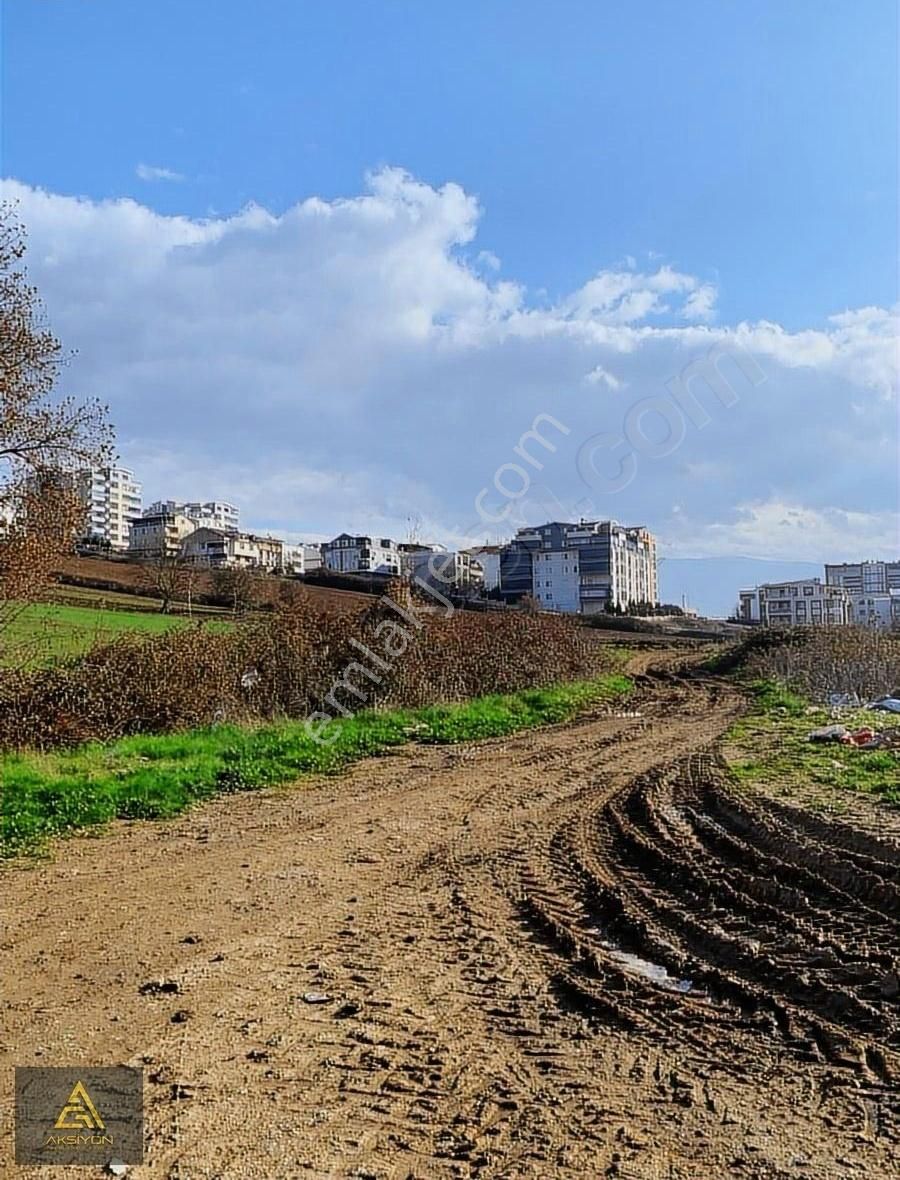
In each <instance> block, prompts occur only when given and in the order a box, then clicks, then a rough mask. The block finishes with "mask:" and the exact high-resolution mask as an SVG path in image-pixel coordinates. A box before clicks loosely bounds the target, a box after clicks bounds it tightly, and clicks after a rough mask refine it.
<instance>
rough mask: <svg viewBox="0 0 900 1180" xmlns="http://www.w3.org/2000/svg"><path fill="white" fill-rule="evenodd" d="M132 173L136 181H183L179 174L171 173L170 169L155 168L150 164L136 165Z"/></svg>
mask: <svg viewBox="0 0 900 1180" xmlns="http://www.w3.org/2000/svg"><path fill="white" fill-rule="evenodd" d="M134 173H135V176H137V178H138V180H149V181H154V180H172V181H177V180H184V176H183V175H182V174H181V173H180V172H173V171H172V169H171V168H156V167H154V166H153V165H152V164H138V166H137V167H136V168H135V170H134Z"/></svg>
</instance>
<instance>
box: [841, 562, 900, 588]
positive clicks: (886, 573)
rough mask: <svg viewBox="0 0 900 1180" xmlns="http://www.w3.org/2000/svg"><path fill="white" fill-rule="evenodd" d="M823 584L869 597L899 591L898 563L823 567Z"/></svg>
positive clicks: (850, 563) (864, 563) (899, 564)
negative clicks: (843, 588)
mask: <svg viewBox="0 0 900 1180" xmlns="http://www.w3.org/2000/svg"><path fill="white" fill-rule="evenodd" d="M825 582H826V584H827V585H829V586H843V587H845V588H846V589H847V590H849V591H850V592H851V593H853V594H858V595H866V596H871V595H873V594H890V592H891V591H892V590H900V561H857V562H842V563H841V564H840V565H826V566H825Z"/></svg>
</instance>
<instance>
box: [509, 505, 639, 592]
mask: <svg viewBox="0 0 900 1180" xmlns="http://www.w3.org/2000/svg"><path fill="white" fill-rule="evenodd" d="M657 587H658V581H657V561H656V538H655V537H654V536H653V534H652V533H650V532H648V530H647V529H645V528H643V526H640V525H635V526H625V525H620V524H618V523H617V522H616V521H614V520H605V521H585V520H582V521H579V522H578V524H573V523H570V522H561V521H551V522H549V523H548V524H544V525H540V526H538V527H536V528H523V529H519V531H518V532H517V533H516V536H515V538H514V539H513V540H512V541H511V542H510V543H509V544H508V545H504V546H503V547H502V548H501V550H500V592H501V594H502V595H503V596H504V598H507V599H508V600H511V601H515V600H517V599H519V598H521V597H522V596H523V595H525V594H531V595H533V597H534V598H535V599H536V600H537V602H538V603H539V604H540V605H541V606H542V607H543V608H544V609H545V610H555V611H564V612H567V613H578V614H586V615H589V614H598V613H600V612H602V611H605V610H606V609H607V608H608V607H610V606H616V607H622V608H625V607H627V606H629V605H630V604H632V603H638V602H650V603H656V602H658V601H659V592H658V588H657Z"/></svg>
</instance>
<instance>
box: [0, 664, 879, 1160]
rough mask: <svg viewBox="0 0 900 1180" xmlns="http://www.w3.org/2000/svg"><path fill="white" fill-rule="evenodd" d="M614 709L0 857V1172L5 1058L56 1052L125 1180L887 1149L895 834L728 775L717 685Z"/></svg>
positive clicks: (12, 1060) (871, 1153)
mask: <svg viewBox="0 0 900 1180" xmlns="http://www.w3.org/2000/svg"><path fill="white" fill-rule="evenodd" d="M634 707H635V708H637V709H639V710H640V713H641V716H639V717H634V716H627V715H625V716H622V715H619V716H615V715H614V716H604V715H601V714H598V715H595V716H592V717H588V718H585V719H583V720H581V721H580V722H578V723H576V724H572V725H568V726H561V727H558V728H554V729H547V730H543V731H540V732H534V733H530V734H526V735H523V736H519V737H516V738H512V739H507V740H503V741H493V742H487V743H484V744H481V745H478V746H472V747H453V748H448V747H444V748H436V747H435V748H429V749H422V748H408V749H405V750H402V751H400V752H398V753H397V754H395V755H393V756H391V757H385V758H380V759H377V760H373V761H369V762H366V763H364V764H360V765H358V766H357V767H355V768H354V769H353V770H351V771H349V772H348V773H346V774H345V775H343V776H341V777H339V778H334V779H326V780H319V781H317V782H315V783H312V784H311V785H306V786H304V787H303V788H302V789H293V790H290V791H280V792H267V793H265V794H258V795H245V796H237V797H232V798H229V799H226V800H223V801H219V802H216V803H213V804H211V805H208V806H206V807H204V808H203V809H202V810H198V811H196V812H194V813H192V814H190V815H188V816H186V817H184V818H183V819H180V820H179V821H177V822H173V823H169V824H165V825H150V824H131V825H128V826H126V825H119V826H117V827H116V828H115V829H114V830H113V831H112V832H110V833H109V834H106V835H103V836H102V837H100V838H96V839H90V838H88V839H83V838H82V839H77V840H70V841H67V842H66V843H65V844H64V845H59V846H57V849H56V851H55V855H54V859H53V860H52V861H50V862H48V863H46V864H43V865H40V866H38V867H36V868H29V869H21V868H17V869H13V870H8V871H5V872H4V874H3V886H4V895H3V901H2V903H0V909H2V913H3V921H4V934H3V938H4V942H3V944H2V948H0V972H2V977H3V979H4V985H3V999H4V1005H3V1008H2V1025H3V1027H2V1044H0V1057H2V1064H3V1078H2V1093H3V1103H4V1106H3V1115H4V1117H3V1119H2V1124H3V1132H4V1138H3V1142H2V1144H0V1153H2V1154H0V1161H2V1168H3V1173H2V1174H3V1175H13V1174H15V1175H27V1174H28V1172H27V1170H25V1169H14V1168H13V1166H12V1164H11V1162H9V1161H10V1160H11V1134H10V1128H9V1121H8V1117H6V1116H8V1114H9V1097H10V1094H11V1074H12V1066H13V1064H54V1065H56V1064H69V1063H75V1062H81V1061H83V1062H85V1063H91V1064H94V1065H97V1064H118V1063H129V1064H134V1065H137V1064H142V1065H144V1066H145V1069H146V1079H147V1081H146V1102H147V1117H148V1130H149V1138H148V1157H147V1158H148V1163H147V1164H146V1165H145V1166H144V1167H143V1168H136V1169H133V1170H132V1173H131V1174H133V1175H135V1176H144V1175H146V1176H154V1177H184V1178H187V1177H192V1178H196V1180H200V1178H207V1177H209V1178H211V1177H223V1178H226V1177H227V1178H229V1180H231V1178H235V1180H238V1178H241V1177H294V1176H297V1177H303V1176H310V1177H323V1178H324V1177H357V1178H360V1180H361V1178H364V1177H372V1178H375V1177H377V1178H379V1180H381V1178H384V1180H387V1178H390V1180H394V1178H397V1180H401V1178H403V1180H406V1178H410V1177H417V1178H419V1180H431V1178H432V1177H436V1178H439V1177H450V1176H458V1177H469V1176H478V1177H504V1178H506V1177H510V1178H513V1177H539V1178H543V1177H576V1176H578V1177H590V1178H593V1177H605V1176H611V1177H612V1176H615V1177H620V1178H622V1180H631V1178H634V1180H645V1178H646V1180H674V1178H676V1177H677V1178H679V1180H681V1178H683V1180H688V1178H690V1180H696V1178H707V1177H708V1178H710V1180H721V1178H723V1177H728V1176H738V1177H759V1178H762V1177H767V1178H768V1177H772V1178H779V1180H780V1178H782V1177H801V1176H802V1177H807V1178H814V1180H832V1178H834V1180H837V1178H838V1177H841V1178H843V1177H847V1176H860V1177H891V1176H900V1165H898V1163H897V1157H898V1153H900V1098H898V1093H897V1088H896V1081H893V1082H892V1080H891V1079H892V1078H893V1079H896V1078H897V1076H898V1070H900V1056H898V1054H900V998H898V994H897V993H898V990H900V989H898V988H897V987H896V986H895V985H896V982H897V980H896V972H897V970H898V965H900V921H898V916H900V906H898V889H900V845H898V844H897V843H895V842H891V841H889V840H887V839H885V840H883V841H880V842H879V841H876V840H874V839H873V838H872V837H871V836H866V835H863V834H859V833H857V832H856V831H854V830H853V829H851V828H849V827H841V826H833V825H829V824H827V823H825V822H824V821H822V820H820V819H816V818H813V817H812V816H807V815H806V814H805V813H796V812H793V811H792V810H790V809H788V808H785V807H784V806H783V805H781V804H776V803H774V802H770V801H767V800H765V799H763V798H762V797H748V796H741V795H738V794H736V793H734V792H732V790H731V789H730V788H729V787H728V786H727V784H726V783H725V780H724V778H723V776H722V773H721V771H720V769H719V764H718V761H717V755H716V747H715V743H716V739H717V738H718V737H719V735H720V734H721V733H722V732H723V730H724V729H725V728H726V727H727V725H728V723H729V722H730V720H731V719H732V717H733V716H734V715H735V714H736V712H737V710H738V709H739V707H740V702H739V700H738V699H737V697H736V696H735V695H734V694H733V693H732V692H731V690H729V689H728V688H727V687H725V686H723V685H722V684H719V683H716V682H713V681H703V680H700V679H692V678H677V677H670V676H668V675H665V674H664V675H660V676H659V677H654V676H652V675H650V676H648V677H646V678H645V679H644V681H643V682H642V685H641V700H640V701H639V702H638V703H637V704H636V705H635V706H634ZM154 980H157V981H159V980H167V981H171V982H172V983H174V984H177V988H178V990H177V992H172V993H164V994H161V995H157V996H154V995H146V994H141V991H140V989H141V986H142V985H143V984H145V983H147V982H150V981H154ZM309 992H323V993H326V994H327V995H328V996H329V997H331V998H330V1000H329V1002H327V1003H323V1004H309V1003H306V1002H304V1000H303V998H302V997H303V995H304V993H309ZM176 1014H179V1015H178V1018H177V1021H176V1022H173V1016H176ZM34 1174H35V1175H42V1174H43V1172H37V1171H35V1173H34ZM55 1174H58V1175H61V1176H62V1175H65V1174H66V1170H65V1169H58V1170H57V1172H56V1173H55ZM71 1174H72V1175H73V1176H79V1177H83V1176H84V1175H85V1172H84V1170H83V1169H72V1170H71Z"/></svg>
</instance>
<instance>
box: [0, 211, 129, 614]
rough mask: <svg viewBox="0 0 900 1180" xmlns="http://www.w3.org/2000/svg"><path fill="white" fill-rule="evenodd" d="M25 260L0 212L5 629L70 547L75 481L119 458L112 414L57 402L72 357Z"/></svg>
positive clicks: (0, 606) (0, 577) (13, 224)
mask: <svg viewBox="0 0 900 1180" xmlns="http://www.w3.org/2000/svg"><path fill="white" fill-rule="evenodd" d="M24 256H25V230H24V227H23V226H22V225H21V224H20V223H19V222H18V220H17V218H16V216H15V212H14V210H13V208H12V207H11V206H10V205H8V204H0V628H2V627H3V626H4V625H5V624H6V623H8V622H9V620H10V618H11V617H12V616H13V615H15V614H16V613H17V611H18V610H20V609H22V607H23V606H24V605H26V604H27V603H28V602H33V601H35V600H36V599H37V598H39V597H40V596H41V594H42V593H43V591H44V590H45V587H46V585H47V583H48V581H49V580H50V579H51V577H52V575H53V573H54V570H55V567H56V565H57V562H58V560H59V558H60V557H61V556H62V555H63V554H64V553H66V552H68V551H69V550H71V548H72V544H73V540H74V537H75V534H76V532H77V530H78V528H79V526H80V524H81V516H82V510H81V507H80V500H79V497H78V495H77V490H76V483H75V473H76V472H77V471H79V470H81V469H83V468H86V467H91V466H99V465H101V464H104V463H108V462H110V461H111V458H112V453H113V434H112V428H111V427H110V426H109V424H108V421H107V410H106V407H105V406H102V405H101V404H100V403H99V402H97V401H93V400H88V401H77V400H76V399H75V398H72V397H63V398H58V397H56V396H54V390H55V386H56V382H57V378H58V377H59V373H60V369H61V367H62V365H63V362H64V359H65V358H64V356H63V354H62V348H61V345H60V343H59V341H58V340H57V339H56V337H55V336H54V335H53V333H52V332H51V331H50V330H49V328H48V327H47V326H46V323H45V321H44V313H43V307H42V304H41V302H40V299H39V297H38V293H37V291H36V289H35V288H34V287H33V286H30V285H29V283H28V281H27V276H26V273H25V268H24Z"/></svg>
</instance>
